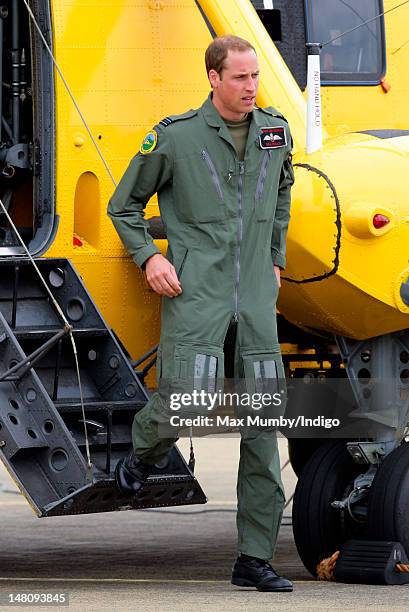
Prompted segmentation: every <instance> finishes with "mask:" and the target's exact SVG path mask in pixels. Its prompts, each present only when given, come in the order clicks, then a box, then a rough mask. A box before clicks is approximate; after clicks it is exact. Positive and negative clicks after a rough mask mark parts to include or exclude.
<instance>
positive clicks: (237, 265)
mask: <svg viewBox="0 0 409 612" xmlns="http://www.w3.org/2000/svg"><path fill="white" fill-rule="evenodd" d="M243 175H244V162H242V161H241V162H239V180H238V187H237V212H238V225H237V248H236V260H235V272H236V273H235V284H234V315H233V321H235V322H237V321H238V320H239V283H240V251H241V243H242V240H243Z"/></svg>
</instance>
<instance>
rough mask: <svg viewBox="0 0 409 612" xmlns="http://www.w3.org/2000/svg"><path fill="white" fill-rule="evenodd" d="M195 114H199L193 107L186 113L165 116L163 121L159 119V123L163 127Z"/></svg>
mask: <svg viewBox="0 0 409 612" xmlns="http://www.w3.org/2000/svg"><path fill="white" fill-rule="evenodd" d="M195 115H197V110H195V109H193V108H192V109H191V110H189V111H187V112H186V113H183V114H182V115H170V116H169V117H165V118H164V119H162V121H159V125H162V126H163V127H168V125H171V124H172V123H174V122H175V121H183V120H185V119H190V118H191V117H194V116H195Z"/></svg>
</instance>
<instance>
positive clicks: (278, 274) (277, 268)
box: [274, 266, 281, 287]
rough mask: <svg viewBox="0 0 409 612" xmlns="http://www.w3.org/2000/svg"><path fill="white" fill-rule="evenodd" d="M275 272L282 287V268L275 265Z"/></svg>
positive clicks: (278, 283)
mask: <svg viewBox="0 0 409 612" xmlns="http://www.w3.org/2000/svg"><path fill="white" fill-rule="evenodd" d="M274 272H275V275H276V279H277V285H278V286H279V287H281V269H280V268H279V267H278V266H274Z"/></svg>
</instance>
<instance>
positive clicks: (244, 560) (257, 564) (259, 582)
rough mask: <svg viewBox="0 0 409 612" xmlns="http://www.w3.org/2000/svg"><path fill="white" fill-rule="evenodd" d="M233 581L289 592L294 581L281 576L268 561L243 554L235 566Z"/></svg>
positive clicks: (259, 589)
mask: <svg viewBox="0 0 409 612" xmlns="http://www.w3.org/2000/svg"><path fill="white" fill-rule="evenodd" d="M231 583H232V584H235V585H236V586H241V587H256V589H257V590H258V591H277V592H288V591H292V590H293V585H292V583H291V582H290V581H289V580H287V579H286V578H281V576H279V575H278V574H277V573H276V572H275V571H274V569H273V568H272V567H271V565H270V564H269V563H267V561H263V560H262V559H257V558H256V557H249V556H247V555H241V556H240V557H238V558H237V560H236V563H235V564H234V567H233V573H232V577H231Z"/></svg>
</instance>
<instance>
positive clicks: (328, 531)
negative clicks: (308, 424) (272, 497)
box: [293, 440, 409, 576]
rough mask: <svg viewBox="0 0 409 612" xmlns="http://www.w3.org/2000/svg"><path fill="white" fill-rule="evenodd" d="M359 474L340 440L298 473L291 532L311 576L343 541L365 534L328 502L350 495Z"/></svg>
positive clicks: (322, 448)
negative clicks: (299, 474)
mask: <svg viewBox="0 0 409 612" xmlns="http://www.w3.org/2000/svg"><path fill="white" fill-rule="evenodd" d="M408 458H409V455H408ZM362 471H363V467H362V466H360V465H358V464H356V463H355V462H354V461H353V459H352V457H351V455H350V454H349V452H348V451H347V448H346V442H345V441H344V440H342V441H330V442H325V443H324V444H322V445H321V446H320V447H319V448H318V449H317V450H316V452H315V453H314V454H313V456H312V457H311V458H310V460H309V461H308V463H307V464H306V466H305V468H304V469H303V471H302V473H301V476H300V478H299V480H298V483H297V487H296V489H295V494H294V502H293V532H294V540H295V544H296V547H297V550H298V554H299V555H300V558H301V561H302V562H303V563H304V565H305V567H306V568H307V569H308V571H309V572H311V574H312V575H313V576H316V575H317V571H316V568H317V565H318V563H319V562H320V561H322V559H325V558H326V557H329V556H331V555H332V554H333V553H334V552H335V551H337V550H339V547H340V546H341V544H343V543H344V542H345V541H346V540H349V539H351V538H359V537H361V538H362V537H363V533H364V532H366V525H364V524H362V523H357V522H355V521H354V520H353V519H352V518H351V517H350V516H349V514H348V513H347V512H346V511H340V510H335V509H334V508H332V507H331V502H333V501H335V500H342V499H343V498H344V497H345V496H346V495H347V494H348V493H349V492H350V491H352V489H353V483H354V480H355V478H356V477H357V476H358V475H359V474H360V473H361V472H362ZM408 482H409V480H408Z"/></svg>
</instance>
